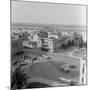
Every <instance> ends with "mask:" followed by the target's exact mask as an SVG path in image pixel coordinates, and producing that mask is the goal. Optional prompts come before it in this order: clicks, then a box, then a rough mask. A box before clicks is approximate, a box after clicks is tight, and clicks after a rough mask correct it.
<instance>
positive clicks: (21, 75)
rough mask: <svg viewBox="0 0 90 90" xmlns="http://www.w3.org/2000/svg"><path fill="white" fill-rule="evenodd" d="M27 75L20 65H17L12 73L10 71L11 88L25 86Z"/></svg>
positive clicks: (12, 89)
mask: <svg viewBox="0 0 90 90" xmlns="http://www.w3.org/2000/svg"><path fill="white" fill-rule="evenodd" d="M27 79H28V77H27V75H26V74H25V72H24V70H22V69H21V67H20V66H19V67H17V68H16V69H15V71H14V72H13V73H11V90H15V89H22V88H25V87H26V86H27Z"/></svg>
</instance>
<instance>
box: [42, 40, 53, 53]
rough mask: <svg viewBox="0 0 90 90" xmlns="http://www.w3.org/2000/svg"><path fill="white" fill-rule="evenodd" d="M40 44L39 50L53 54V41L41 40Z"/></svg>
mask: <svg viewBox="0 0 90 90" xmlns="http://www.w3.org/2000/svg"><path fill="white" fill-rule="evenodd" d="M41 42H42V45H41V50H42V51H46V52H48V53H50V54H52V53H53V40H52V39H49V38H42V39H41Z"/></svg>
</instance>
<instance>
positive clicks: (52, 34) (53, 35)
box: [48, 31, 59, 39]
mask: <svg viewBox="0 0 90 90" xmlns="http://www.w3.org/2000/svg"><path fill="white" fill-rule="evenodd" d="M48 38H56V39H58V38H59V36H58V32H56V31H54V32H48Z"/></svg>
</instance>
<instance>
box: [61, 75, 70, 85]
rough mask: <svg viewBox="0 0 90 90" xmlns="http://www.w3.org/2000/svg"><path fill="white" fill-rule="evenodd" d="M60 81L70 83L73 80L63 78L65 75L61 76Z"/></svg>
mask: <svg viewBox="0 0 90 90" xmlns="http://www.w3.org/2000/svg"><path fill="white" fill-rule="evenodd" d="M59 81H60V83H67V84H70V83H71V80H69V79H66V78H63V77H60V78H59Z"/></svg>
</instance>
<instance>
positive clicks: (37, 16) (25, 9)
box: [11, 1, 86, 26]
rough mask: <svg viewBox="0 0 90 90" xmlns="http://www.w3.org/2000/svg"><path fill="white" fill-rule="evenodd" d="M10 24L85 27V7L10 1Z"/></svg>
mask: <svg viewBox="0 0 90 90" xmlns="http://www.w3.org/2000/svg"><path fill="white" fill-rule="evenodd" d="M11 22H12V23H40V24H64V25H82V26H86V6H82V5H81V6H80V5H69V4H51V3H40V2H38V3H37V2H21V1H12V2H11Z"/></svg>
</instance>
